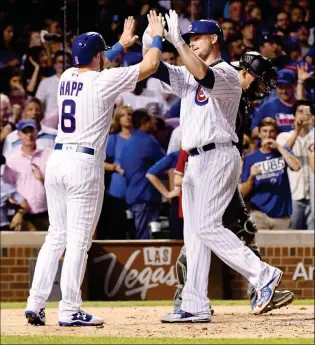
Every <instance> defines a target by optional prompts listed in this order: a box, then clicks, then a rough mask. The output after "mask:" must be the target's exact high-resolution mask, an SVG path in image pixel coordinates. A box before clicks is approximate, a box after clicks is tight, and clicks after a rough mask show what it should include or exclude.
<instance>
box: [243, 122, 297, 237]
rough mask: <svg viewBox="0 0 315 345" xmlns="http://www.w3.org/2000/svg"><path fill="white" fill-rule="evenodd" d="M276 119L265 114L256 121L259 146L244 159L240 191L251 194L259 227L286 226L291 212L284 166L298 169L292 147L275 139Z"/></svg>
mask: <svg viewBox="0 0 315 345" xmlns="http://www.w3.org/2000/svg"><path fill="white" fill-rule="evenodd" d="M277 134H278V126H277V122H276V120H275V119H272V118H264V119H263V120H262V122H261V123H260V124H259V137H260V139H261V147H260V149H258V150H255V151H254V152H252V153H250V154H248V155H247V156H246V157H245V159H244V165H243V171H242V175H241V184H240V191H241V193H242V194H243V196H244V197H247V196H248V197H249V198H250V203H251V208H252V210H251V215H252V217H253V220H254V221H255V223H256V225H257V228H258V229H269V230H272V229H279V230H281V229H282V230H286V229H288V228H289V225H290V215H291V212H292V200H291V191H290V185H289V178H288V174H287V167H290V168H291V169H292V170H294V171H298V170H299V169H300V163H299V160H298V159H297V158H296V157H294V156H293V154H292V153H291V150H290V149H289V148H287V147H282V146H281V145H279V144H278V143H276V141H275V139H276V137H277Z"/></svg>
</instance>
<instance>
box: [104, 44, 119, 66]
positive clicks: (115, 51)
mask: <svg viewBox="0 0 315 345" xmlns="http://www.w3.org/2000/svg"><path fill="white" fill-rule="evenodd" d="M123 51H124V47H123V46H122V45H121V44H120V43H119V42H117V43H116V44H115V45H113V47H112V49H110V50H106V51H105V52H104V55H105V57H106V58H107V59H108V60H109V61H110V62H112V61H113V60H114V59H115V57H117V56H118V55H119V54H120V53H122V52H123Z"/></svg>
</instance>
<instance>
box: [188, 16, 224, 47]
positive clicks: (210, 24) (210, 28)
mask: <svg viewBox="0 0 315 345" xmlns="http://www.w3.org/2000/svg"><path fill="white" fill-rule="evenodd" d="M193 34H202V35H217V36H218V41H219V42H223V33H222V29H221V27H220V25H219V23H218V22H217V21H215V20H212V19H201V20H195V21H194V22H192V23H191V24H190V25H189V27H188V32H186V33H185V34H184V35H183V38H184V40H185V41H186V40H188V38H189V36H190V35H193Z"/></svg>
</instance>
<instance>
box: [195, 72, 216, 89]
mask: <svg viewBox="0 0 315 345" xmlns="http://www.w3.org/2000/svg"><path fill="white" fill-rule="evenodd" d="M195 80H196V81H197V82H198V83H199V84H200V85H202V86H204V87H206V88H207V89H213V85H214V80H215V77H214V73H213V71H212V69H211V68H208V71H207V74H206V75H205V77H204V78H203V79H200V80H199V79H197V78H195Z"/></svg>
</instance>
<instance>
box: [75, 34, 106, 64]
mask: <svg viewBox="0 0 315 345" xmlns="http://www.w3.org/2000/svg"><path fill="white" fill-rule="evenodd" d="M107 49H109V47H107V45H106V43H105V41H104V38H103V37H102V35H100V34H99V33H98V32H86V33H85V34H82V35H79V36H78V37H77V38H76V39H75V40H74V41H73V43H72V60H73V64H74V65H87V64H89V63H90V62H91V61H92V59H93V58H94V56H95V55H96V54H97V53H99V52H102V51H105V50H107Z"/></svg>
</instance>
